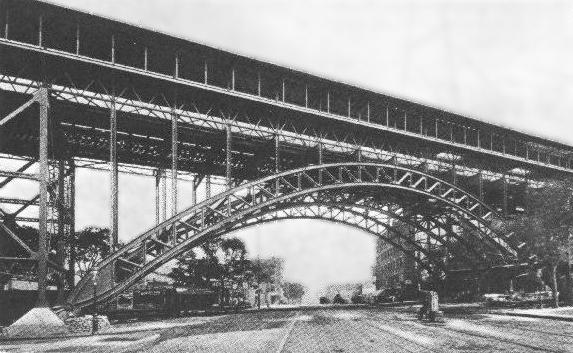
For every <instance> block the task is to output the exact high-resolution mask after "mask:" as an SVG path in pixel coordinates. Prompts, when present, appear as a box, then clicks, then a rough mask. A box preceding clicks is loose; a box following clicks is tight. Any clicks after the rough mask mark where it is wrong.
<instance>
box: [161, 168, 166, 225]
mask: <svg viewBox="0 0 573 353" xmlns="http://www.w3.org/2000/svg"><path fill="white" fill-rule="evenodd" d="M160 175H161V176H160V179H161V182H162V183H161V189H162V190H161V221H164V220H166V219H167V178H164V176H165V172H164V171H163V170H160Z"/></svg>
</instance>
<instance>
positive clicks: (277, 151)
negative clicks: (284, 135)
mask: <svg viewBox="0 0 573 353" xmlns="http://www.w3.org/2000/svg"><path fill="white" fill-rule="evenodd" d="M279 137H280V135H279V134H278V133H277V134H275V173H277V174H278V173H279V172H280V170H281V167H280V160H281V154H280V153H281V151H280V147H281V144H280V140H279ZM279 192H280V181H279V180H278V179H277V180H276V181H275V194H276V195H278V194H279Z"/></svg>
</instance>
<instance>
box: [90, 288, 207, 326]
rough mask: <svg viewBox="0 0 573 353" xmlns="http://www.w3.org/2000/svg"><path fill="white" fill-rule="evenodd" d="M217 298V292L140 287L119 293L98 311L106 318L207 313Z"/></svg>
mask: <svg viewBox="0 0 573 353" xmlns="http://www.w3.org/2000/svg"><path fill="white" fill-rule="evenodd" d="M217 299H218V297H217V293H215V292H214V291H212V290H209V289H196V288H193V289H187V288H185V289H181V288H177V289H176V288H173V287H162V288H143V289H135V290H134V291H133V292H128V293H122V294H120V295H119V296H118V297H117V298H116V299H115V300H114V301H112V302H111V303H109V304H107V305H106V306H104V307H103V308H101V309H100V310H101V311H102V312H105V313H106V314H107V315H108V316H109V317H110V318H119V317H122V318H125V317H140V316H151V315H153V316H178V315H180V314H181V313H185V312H189V311H198V310H210V309H211V308H212V306H213V304H215V303H217Z"/></svg>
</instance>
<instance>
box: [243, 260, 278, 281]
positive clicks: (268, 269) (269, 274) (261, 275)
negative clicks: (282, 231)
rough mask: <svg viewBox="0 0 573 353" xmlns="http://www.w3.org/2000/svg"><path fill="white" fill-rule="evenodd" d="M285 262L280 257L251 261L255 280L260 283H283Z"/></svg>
mask: <svg viewBox="0 0 573 353" xmlns="http://www.w3.org/2000/svg"><path fill="white" fill-rule="evenodd" d="M283 267H284V260H283V259H281V258H280V257H274V256H273V257H269V258H266V259H255V260H252V261H251V271H252V275H253V279H254V280H255V281H256V282H258V283H263V282H267V283H280V282H281V281H282V274H283Z"/></svg>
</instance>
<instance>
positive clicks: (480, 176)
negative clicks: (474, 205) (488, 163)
mask: <svg viewBox="0 0 573 353" xmlns="http://www.w3.org/2000/svg"><path fill="white" fill-rule="evenodd" d="M478 197H479V199H480V201H483V173H482V171H481V170H480V172H479V173H478Z"/></svg>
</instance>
